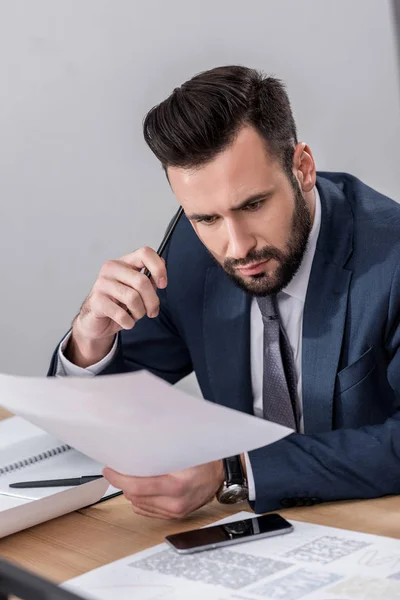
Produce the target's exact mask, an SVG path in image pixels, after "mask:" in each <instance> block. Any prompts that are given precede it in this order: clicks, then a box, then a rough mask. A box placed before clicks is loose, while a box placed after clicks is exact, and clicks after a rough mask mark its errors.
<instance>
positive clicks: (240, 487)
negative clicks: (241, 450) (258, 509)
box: [217, 456, 249, 504]
mask: <svg viewBox="0 0 400 600" xmlns="http://www.w3.org/2000/svg"><path fill="white" fill-rule="evenodd" d="M223 463H224V473H225V481H224V483H223V484H222V486H221V488H220V489H219V490H218V492H217V500H218V502H221V504H236V503H237V502H244V500H248V498H249V490H248V487H247V481H246V477H245V476H244V472H243V467H242V461H241V459H240V456H229V457H228V458H224V460H223Z"/></svg>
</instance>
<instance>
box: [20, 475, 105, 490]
mask: <svg viewBox="0 0 400 600" xmlns="http://www.w3.org/2000/svg"><path fill="white" fill-rule="evenodd" d="M102 477H103V475H85V476H83V477H71V478H69V479H45V480H43V481H18V482H17V483H10V486H9V487H10V488H41V487H64V486H69V485H82V484H83V483H89V482H90V481H94V480H95V479H101V478H102Z"/></svg>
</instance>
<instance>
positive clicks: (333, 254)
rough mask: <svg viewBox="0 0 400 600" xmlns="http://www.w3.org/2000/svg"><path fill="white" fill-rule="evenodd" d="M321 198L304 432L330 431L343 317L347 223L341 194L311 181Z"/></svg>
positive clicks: (309, 305)
mask: <svg viewBox="0 0 400 600" xmlns="http://www.w3.org/2000/svg"><path fill="white" fill-rule="evenodd" d="M317 187H318V191H319V194H320V198H321V229H320V234H319V237H318V242H317V248H316V251H315V256H314V261H313V266H312V269H311V274H310V280H309V284H308V288H307V295H306V301H305V306H304V316H303V350H302V376H303V389H302V392H303V414H304V429H305V433H317V432H322V431H330V430H331V429H332V411H333V396H334V389H335V381H336V374H337V368H338V363H339V359H340V352H341V347H342V340H343V333H344V327H345V321H346V313H347V298H348V293H349V285H350V281H351V275H352V273H351V271H350V270H346V269H345V268H344V265H345V264H346V262H347V260H348V258H349V256H350V255H351V253H352V232H353V218H352V213H351V210H350V206H349V204H348V201H347V200H346V198H345V196H344V194H343V193H342V192H341V190H340V189H339V188H338V187H337V186H335V185H333V184H332V183H331V182H329V181H327V180H326V179H319V178H318V180H317Z"/></svg>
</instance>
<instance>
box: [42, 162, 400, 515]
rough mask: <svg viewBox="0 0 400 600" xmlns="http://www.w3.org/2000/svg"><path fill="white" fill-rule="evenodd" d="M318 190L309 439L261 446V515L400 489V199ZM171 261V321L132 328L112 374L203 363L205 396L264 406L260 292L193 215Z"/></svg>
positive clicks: (182, 227)
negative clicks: (256, 391)
mask: <svg viewBox="0 0 400 600" xmlns="http://www.w3.org/2000/svg"><path fill="white" fill-rule="evenodd" d="M317 188H318V191H319V194H320V197H321V206H322V218H321V229H320V234H319V238H318V242H317V248H316V252H315V257H314V261H313V265H312V270H311V275H310V280H309V285H308V290H307V296H306V301H305V307H304V319H303V352H302V376H303V411H304V426H305V435H302V434H293V435H290V436H289V437H287V438H285V439H283V440H281V441H279V442H276V443H275V444H272V445H270V446H267V447H265V448H261V449H258V450H255V451H253V452H250V460H251V464H252V468H253V473H254V478H255V487H256V502H255V510H256V511H257V512H264V511H268V510H274V509H276V508H279V507H281V506H290V505H296V504H311V503H314V502H317V501H329V500H338V499H344V498H372V497H376V496H383V495H385V494H397V493H400V412H399V404H400V205H398V204H397V203H395V202H394V201H392V200H390V199H388V198H386V197H384V196H382V195H381V194H379V193H377V192H376V191H374V190H372V189H371V188H369V187H367V186H366V185H364V184H363V183H362V182H360V181H359V180H358V179H356V178H355V177H352V176H350V175H347V174H343V173H320V174H319V176H318V179H317ZM166 260H167V268H168V287H167V288H166V290H163V291H161V292H160V304H161V310H160V315H159V317H158V318H156V319H148V318H146V317H145V318H144V319H142V320H141V321H139V322H138V323H137V324H136V325H135V327H134V328H133V329H132V330H131V331H123V332H122V333H121V335H120V338H119V345H118V352H117V354H116V357H115V359H114V360H113V362H112V363H111V364H110V365H109V366H108V367H107V369H106V370H105V371H104V373H121V372H125V371H135V370H138V369H147V370H149V371H151V372H153V373H155V374H156V375H158V376H159V377H162V378H163V379H165V380H167V381H169V382H171V383H175V382H177V381H179V380H180V379H181V378H182V377H184V376H185V375H187V374H188V373H190V372H191V371H193V370H194V371H195V372H196V375H197V378H198V381H199V384H200V387H201V390H202V393H203V395H204V397H205V398H207V399H208V400H211V401H213V402H217V403H219V404H223V405H225V406H229V407H231V408H235V409H237V410H240V411H244V412H247V413H252V411H253V397H252V386H251V375H250V302H251V297H250V296H249V295H247V294H246V293H245V292H243V291H241V290H240V289H239V288H237V287H236V286H235V285H234V284H233V283H232V282H231V281H230V280H229V279H228V277H227V276H226V275H225V273H224V272H223V270H222V269H221V268H220V267H219V266H218V265H217V264H216V262H215V261H214V260H213V259H212V258H211V256H210V255H209V253H208V252H207V250H206V249H205V247H204V246H203V245H202V243H201V242H200V241H199V239H198V238H197V236H196V234H195V233H194V231H193V229H192V227H191V225H190V223H189V222H188V221H187V219H186V218H185V217H183V218H182V219H181V221H180V223H179V225H178V227H177V229H176V231H175V232H174V234H173V236H172V239H171V242H170V244H169V246H168V253H167V255H166ZM54 368H55V360H53V364H52V366H51V368H50V374H54ZM221 435H222V436H224V435H229V431H221Z"/></svg>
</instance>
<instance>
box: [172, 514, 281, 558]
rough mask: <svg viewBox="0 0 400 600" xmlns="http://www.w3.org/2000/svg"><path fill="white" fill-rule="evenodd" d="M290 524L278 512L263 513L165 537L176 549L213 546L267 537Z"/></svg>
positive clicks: (183, 549)
mask: <svg viewBox="0 0 400 600" xmlns="http://www.w3.org/2000/svg"><path fill="white" fill-rule="evenodd" d="M292 528H293V527H292V525H291V524H290V523H289V522H288V521H286V520H285V519H284V518H283V517H281V516H280V515H278V514H270V515H263V516H261V517H254V518H251V519H244V520H242V521H232V522H231V523H224V524H223V525H213V526H212V527H205V528H203V529H193V530H191V531H185V532H183V533H175V534H173V535H168V536H167V537H166V538H165V539H166V541H167V542H169V543H170V544H171V545H172V546H173V547H174V548H176V549H177V550H178V551H188V550H194V549H196V548H203V547H210V546H211V547H215V546H218V545H220V544H221V545H223V546H224V545H227V544H229V543H235V542H236V543H237V542H238V541H239V539H240V540H243V541H245V540H246V541H248V539H249V538H252V537H264V536H265V537H267V536H268V535H269V534H273V533H276V532H281V533H286V532H287V531H291V530H292Z"/></svg>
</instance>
